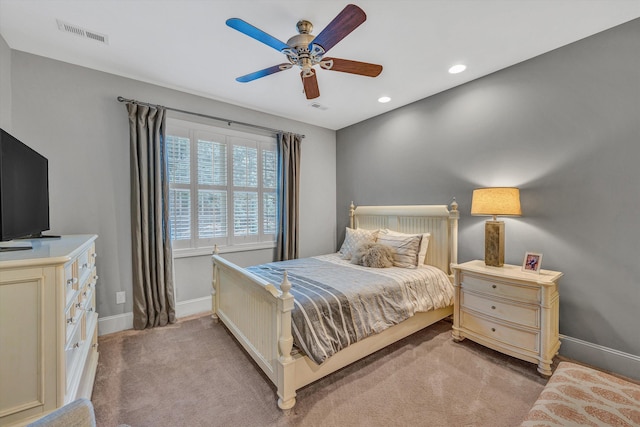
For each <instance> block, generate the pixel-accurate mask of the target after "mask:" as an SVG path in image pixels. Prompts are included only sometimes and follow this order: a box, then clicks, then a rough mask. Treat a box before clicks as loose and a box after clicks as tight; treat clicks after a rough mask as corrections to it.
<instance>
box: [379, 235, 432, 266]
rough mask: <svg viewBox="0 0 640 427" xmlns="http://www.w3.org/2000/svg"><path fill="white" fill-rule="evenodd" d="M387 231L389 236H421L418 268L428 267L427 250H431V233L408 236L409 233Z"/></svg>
mask: <svg viewBox="0 0 640 427" xmlns="http://www.w3.org/2000/svg"><path fill="white" fill-rule="evenodd" d="M385 231H386V232H387V233H389V234H393V235H396V236H405V237H409V236H420V250H419V251H418V263H417V266H418V267H422V266H423V265H426V264H425V263H424V261H425V259H426V257H427V250H428V249H429V238H430V237H431V233H422V234H407V233H400V232H399V231H393V230H389V229H385Z"/></svg>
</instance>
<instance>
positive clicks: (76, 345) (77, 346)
mask: <svg viewBox="0 0 640 427" xmlns="http://www.w3.org/2000/svg"><path fill="white" fill-rule="evenodd" d="M79 347H80V343H79V342H77V343H75V344H74V345H73V347H72V348H79Z"/></svg>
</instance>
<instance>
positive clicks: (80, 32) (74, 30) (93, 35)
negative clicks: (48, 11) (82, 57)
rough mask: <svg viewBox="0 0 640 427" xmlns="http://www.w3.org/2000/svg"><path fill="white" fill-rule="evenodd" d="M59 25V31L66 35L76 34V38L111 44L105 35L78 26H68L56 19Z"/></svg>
mask: <svg viewBox="0 0 640 427" xmlns="http://www.w3.org/2000/svg"><path fill="white" fill-rule="evenodd" d="M56 22H57V23H58V29H59V30H60V31H63V32H65V33H71V34H75V35H76V36H80V37H84V38H85V39H91V40H95V41H97V42H100V43H104V44H109V37H107V36H106V35H105V34H100V33H97V32H95V31H91V30H87V29H85V28H82V27H78V26H77V25H73V24H68V23H66V22H64V21H61V20H59V19H56Z"/></svg>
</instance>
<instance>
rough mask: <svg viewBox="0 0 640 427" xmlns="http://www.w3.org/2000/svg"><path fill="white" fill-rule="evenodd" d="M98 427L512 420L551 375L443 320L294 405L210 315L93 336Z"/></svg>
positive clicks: (435, 425)
mask: <svg viewBox="0 0 640 427" xmlns="http://www.w3.org/2000/svg"><path fill="white" fill-rule="evenodd" d="M99 351H100V359H99V363H98V371H97V374H96V380H95V385H94V389H93V397H92V401H93V404H94V407H95V410H96V419H97V424H98V427H103V426H104V427H112V426H113V427H116V426H118V425H120V424H128V425H130V426H132V427H146V426H148V427H151V426H154V427H156V426H157V427H161V426H193V427H195V426H232V427H235V426H430V427H439V426H443V427H444V426H455V427H461V426H491V427H499V426H516V425H519V424H520V422H521V421H522V420H523V419H524V417H525V415H526V414H527V412H528V411H529V409H530V408H531V407H532V406H533V403H534V402H535V400H536V399H537V397H538V395H539V394H540V392H541V391H542V388H543V387H544V385H545V384H546V379H544V378H542V377H540V376H538V374H537V373H536V366H535V365H534V364H531V363H527V362H523V361H520V360H518V359H515V358H512V357H509V356H505V355H503V354H501V353H498V352H495V351H492V350H490V349H487V348H485V347H483V346H480V345H478V344H475V343H473V342H471V341H469V340H465V341H463V342H461V343H455V342H453V341H452V340H451V323H450V322H448V321H446V320H443V321H440V322H438V323H436V324H434V325H432V326H430V327H428V328H425V329H423V330H422V331H419V332H417V333H415V334H413V335H412V336H410V337H407V338H405V339H404V340H402V341H400V342H398V343H395V344H393V345H391V346H389V347H387V348H385V349H382V350H380V351H378V352H377V353H374V354H372V355H370V356H368V357H366V358H364V359H362V360H360V361H358V362H356V363H354V364H352V365H350V366H347V367H346V368H344V369H342V370H340V371H338V372H336V373H334V374H332V375H330V376H329V377H327V378H324V379H321V380H319V381H317V382H315V383H313V384H310V385H308V386H306V387H304V388H303V389H301V390H298V393H297V398H296V399H297V403H296V406H295V407H294V408H293V411H292V413H290V414H288V415H285V414H283V413H282V411H280V409H278V406H277V403H276V392H275V387H274V386H273V385H272V384H271V383H270V382H269V380H268V379H267V378H266V376H264V374H263V373H262V371H260V369H259V368H258V367H257V365H255V363H254V362H253V360H251V358H250V357H249V356H248V355H247V354H246V353H245V352H244V350H243V349H242V347H241V346H240V345H239V344H238V343H237V342H236V341H235V339H234V338H233V336H232V335H231V334H230V333H229V332H228V331H227V329H226V328H225V327H224V326H223V325H222V324H221V323H219V324H216V323H214V322H213V321H212V319H211V318H210V317H209V316H202V317H197V318H191V319H187V320H182V321H180V322H178V323H176V324H174V325H170V326H166V327H163V328H156V329H150V330H145V331H133V330H131V331H123V332H118V333H115V334H110V335H105V336H101V337H100V338H99Z"/></svg>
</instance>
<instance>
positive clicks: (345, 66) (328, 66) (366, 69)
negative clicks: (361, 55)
mask: <svg viewBox="0 0 640 427" xmlns="http://www.w3.org/2000/svg"><path fill="white" fill-rule="evenodd" d="M320 67H321V68H323V69H325V70H332V71H341V72H343V73H351V74H359V75H361V76H368V77H377V76H378V75H379V74H380V73H381V72H382V65H378V64H370V63H368V62H360V61H351V60H349V59H340V58H324V59H323V60H322V61H320Z"/></svg>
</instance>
